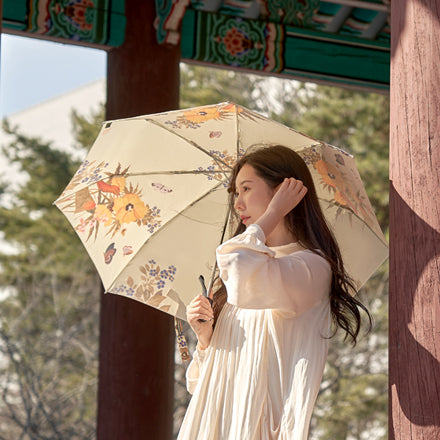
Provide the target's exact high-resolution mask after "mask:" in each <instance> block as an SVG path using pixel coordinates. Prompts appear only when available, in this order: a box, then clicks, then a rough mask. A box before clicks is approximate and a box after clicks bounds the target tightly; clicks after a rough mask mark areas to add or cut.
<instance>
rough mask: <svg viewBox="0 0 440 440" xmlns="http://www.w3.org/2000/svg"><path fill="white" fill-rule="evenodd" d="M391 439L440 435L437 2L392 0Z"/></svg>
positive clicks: (414, 439)
mask: <svg viewBox="0 0 440 440" xmlns="http://www.w3.org/2000/svg"><path fill="white" fill-rule="evenodd" d="M391 37H392V38H391V122H390V123H391V126H390V128H391V130H390V131H391V135H390V180H391V182H390V184H391V186H390V308H389V320H390V330H389V352H390V358H389V380H390V387H389V398H390V400H389V439H390V440H394V439H396V440H420V439H423V440H438V439H440V302H439V296H440V0H406V1H405V0H400V1H399V0H397V1H392V2H391Z"/></svg>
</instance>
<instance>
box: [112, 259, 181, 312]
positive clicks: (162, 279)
mask: <svg viewBox="0 0 440 440" xmlns="http://www.w3.org/2000/svg"><path fill="white" fill-rule="evenodd" d="M176 272H177V268H176V267H175V266H173V265H169V266H168V267H167V268H166V269H163V268H162V269H161V267H160V265H159V264H157V262H156V261H155V260H149V261H148V263H147V264H144V265H142V266H139V268H138V273H137V276H136V278H133V277H132V276H128V277H127V279H126V280H125V282H124V283H119V284H118V285H117V286H115V287H114V288H112V289H111V292H112V293H116V294H118V295H123V296H127V297H129V298H130V297H131V298H134V299H137V300H138V301H141V302H143V303H145V304H149V305H151V306H153V307H156V308H157V309H159V310H162V311H163V312H167V313H171V314H173V315H176V314H177V312H178V310H179V309H180V311H181V310H185V304H183V303H182V301H181V300H180V298H179V296H178V295H177V294H176V292H174V291H173V290H172V289H171V288H170V285H172V283H173V281H174V279H175V275H176ZM164 292H166V293H164Z"/></svg>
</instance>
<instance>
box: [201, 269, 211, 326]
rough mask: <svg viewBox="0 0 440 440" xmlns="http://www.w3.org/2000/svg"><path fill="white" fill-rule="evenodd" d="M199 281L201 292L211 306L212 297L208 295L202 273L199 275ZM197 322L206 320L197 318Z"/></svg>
mask: <svg viewBox="0 0 440 440" xmlns="http://www.w3.org/2000/svg"><path fill="white" fill-rule="evenodd" d="M199 281H200V284H201V285H202V294H203V296H204V297H205V298H208V301H209V302H210V304H211V306H212V299H211V298H209V297H208V290H207V289H206V284H205V278H204V277H203V275H200V276H199ZM199 322H206V320H205V319H199Z"/></svg>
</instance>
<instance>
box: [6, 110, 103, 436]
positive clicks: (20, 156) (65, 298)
mask: <svg viewBox="0 0 440 440" xmlns="http://www.w3.org/2000/svg"><path fill="white" fill-rule="evenodd" d="M73 117H76V135H77V136H76V137H77V140H78V141H79V142H78V146H77V150H78V153H82V154H83V155H84V152H85V147H86V146H89V145H90V143H91V141H92V139H93V138H94V137H95V136H96V134H97V130H98V129H99V126H98V125H97V124H96V122H98V121H99V120H102V108H101V111H100V112H97V113H96V114H95V115H94V116H93V119H94V121H93V122H91V123H88V124H86V121H85V119H84V118H81V117H79V116H78V115H74V116H73ZM90 125H93V127H94V128H95V129H94V130H90V132H87V135H86V130H87V129H90ZM4 130H5V131H6V132H7V133H8V134H9V135H11V136H12V139H13V140H12V141H11V142H10V144H9V145H8V146H7V147H6V148H4V154H5V155H6V157H7V158H8V159H9V161H10V162H11V163H15V164H18V166H19V168H20V170H21V172H22V173H24V174H25V175H26V177H27V181H26V182H25V183H24V184H23V185H22V186H21V187H19V188H15V187H12V186H11V185H10V184H9V182H7V181H5V180H4V179H3V181H2V182H1V187H2V192H1V199H0V200H1V203H0V227H1V230H2V232H3V237H2V238H3V240H4V242H6V243H8V244H9V245H10V248H9V249H11V248H12V249H13V251H12V252H11V251H9V250H5V251H3V250H2V251H0V286H1V290H2V292H3V295H2V300H1V306H2V311H3V313H2V318H1V323H0V324H1V325H0V353H1V354H0V356H1V359H2V361H1V365H0V377H1V380H0V392H1V394H2V397H3V404H2V405H1V407H0V421H1V423H0V438H2V439H8V440H10V439H12V438H23V439H32V440H34V439H35V440H37V439H38V440H43V439H51V440H53V439H60V440H65V439H67V438H68V439H89V438H91V437H92V436H94V432H95V418H96V384H97V366H98V359H97V353H98V319H99V292H100V281H99V279H98V277H97V275H96V272H95V270H94V268H93V265H92V263H91V262H90V260H89V258H88V256H87V254H86V253H85V252H84V249H83V246H82V244H81V242H80V241H79V239H78V237H77V236H76V234H75V232H74V231H73V229H72V228H70V227H69V225H68V224H67V223H66V220H65V218H64V216H63V215H62V214H61V213H60V212H59V211H58V209H57V208H56V207H55V206H53V205H52V202H53V201H54V200H55V199H56V198H57V197H58V196H59V194H60V193H61V192H62V190H63V189H64V187H65V186H66V185H67V183H68V182H69V180H70V178H71V176H72V174H73V173H74V172H75V170H76V169H77V167H78V166H79V162H78V160H75V159H73V158H72V155H71V154H69V153H66V152H63V151H59V150H57V149H55V148H54V147H53V146H52V145H51V144H49V143H47V142H44V141H43V140H41V139H37V138H31V137H27V136H24V135H23V134H21V132H20V130H19V129H18V128H16V127H11V126H10V125H9V124H8V123H7V122H5V123H4Z"/></svg>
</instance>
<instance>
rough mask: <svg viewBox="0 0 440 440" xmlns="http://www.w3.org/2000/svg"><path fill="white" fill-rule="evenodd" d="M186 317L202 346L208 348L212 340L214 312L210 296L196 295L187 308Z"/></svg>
mask: <svg viewBox="0 0 440 440" xmlns="http://www.w3.org/2000/svg"><path fill="white" fill-rule="evenodd" d="M186 318H187V319H188V323H189V325H190V326H191V328H192V329H193V330H194V333H195V334H196V335H197V339H198V340H199V345H200V347H201V348H202V349H203V348H206V347H207V346H208V345H209V342H210V341H211V336H212V324H213V322H214V312H213V310H212V307H211V303H210V301H209V299H208V298H206V297H205V296H203V295H198V296H196V297H195V298H194V299H193V300H192V301H191V302H190V303H189V305H188V307H187V308H186Z"/></svg>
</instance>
